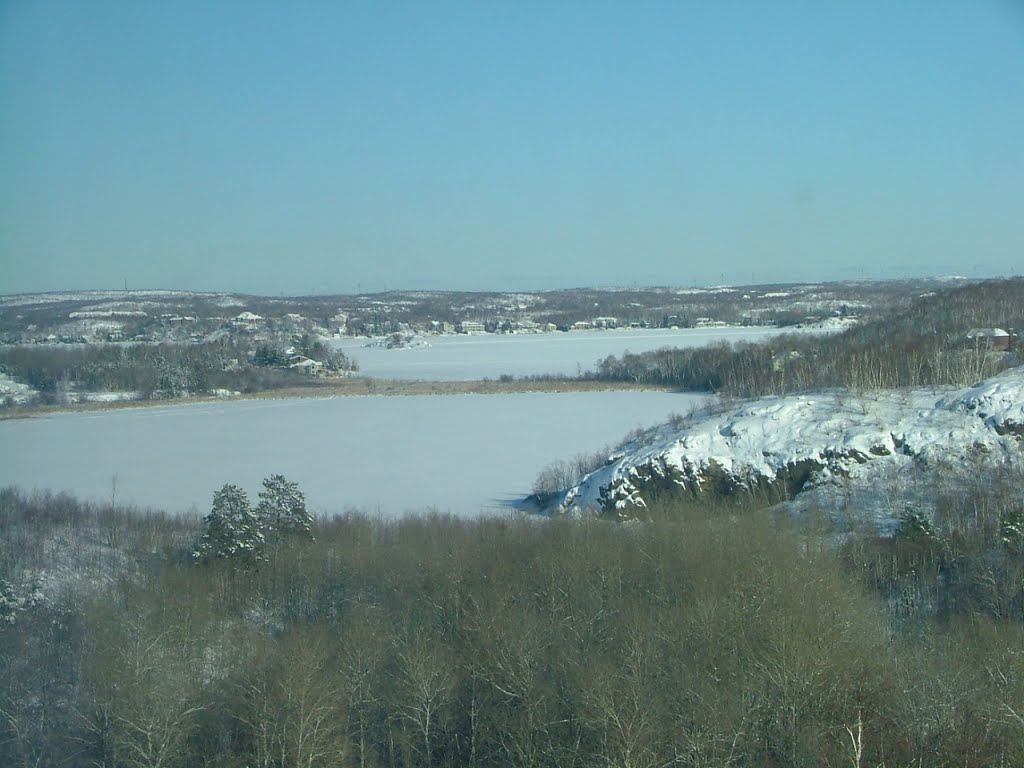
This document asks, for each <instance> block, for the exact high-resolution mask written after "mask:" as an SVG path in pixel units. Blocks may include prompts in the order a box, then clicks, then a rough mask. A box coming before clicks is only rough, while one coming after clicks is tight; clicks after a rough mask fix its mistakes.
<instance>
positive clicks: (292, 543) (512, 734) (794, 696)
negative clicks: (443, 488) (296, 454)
mask: <svg viewBox="0 0 1024 768" xmlns="http://www.w3.org/2000/svg"><path fill="white" fill-rule="evenodd" d="M1019 480H1020V478H1019V477H1017V478H1013V477H1007V478H1006V482H1005V483H1000V484H996V485H994V486H991V487H979V488H978V489H977V491H976V492H975V493H973V495H972V496H971V497H970V498H968V499H966V500H965V499H963V498H962V497H960V496H958V497H956V503H953V499H951V503H950V505H949V509H948V511H947V513H946V514H945V515H944V516H942V517H941V518H939V519H937V520H936V521H935V522H934V523H933V524H927V525H924V527H921V526H918V525H914V524H912V523H913V518H912V516H908V517H907V519H906V520H905V523H906V524H905V525H904V526H903V527H902V531H901V532H900V533H898V534H897V536H896V537H895V538H892V539H879V538H877V537H876V536H874V535H873V534H872V533H871V532H870V531H863V532H855V533H854V534H852V535H849V536H847V538H846V539H845V543H844V544H843V545H842V546H840V547H838V548H837V547H836V546H835V544H834V541H835V539H834V536H833V535H832V534H831V533H830V531H829V529H828V527H827V526H826V525H825V524H824V523H823V522H821V521H818V522H815V521H814V520H804V521H803V522H801V523H799V524H797V523H788V522H787V521H785V520H783V519H776V518H773V517H769V516H765V515H764V514H763V513H755V512H753V511H750V510H746V509H742V508H739V507H735V506H732V507H728V508H719V509H708V508H698V507H696V506H691V507H687V508H683V507H680V508H676V509H666V510H662V512H663V514H661V515H659V516H658V517H660V518H662V519H661V521H660V522H655V523H650V524H644V525H634V526H628V527H624V526H621V525H616V524H612V523H606V522H599V521H591V522H571V521H554V520H536V519H534V520H531V519H514V520H508V519H495V518H481V519H477V520H457V519H452V518H447V517H414V518H408V519H404V520H401V521H385V520H372V519H369V518H366V517H361V516H358V515H349V516H342V517H335V518H332V519H323V520H320V521H318V522H317V523H316V524H315V525H314V527H313V530H312V533H313V534H314V536H313V537H312V538H311V537H308V536H303V537H299V538H293V539H289V540H287V541H284V542H282V543H281V545H280V546H279V547H277V548H275V550H274V553H273V556H272V557H267V558H266V559H264V560H262V561H260V562H258V564H254V563H253V562H252V561H251V560H244V561H242V560H237V561H236V560H233V559H232V558H231V557H222V558H215V559H212V560H203V561H200V562H196V561H195V560H194V558H193V557H192V556H191V552H192V550H193V549H194V548H195V546H196V544H197V542H198V541H199V539H200V537H201V535H202V533H203V528H202V524H201V522H200V521H199V520H198V519H196V518H187V517H168V516H165V515H162V514H160V513H158V512H153V511H148V512H146V513H142V512H140V511H139V510H132V509H125V508H121V507H116V506H114V505H113V504H89V503H81V502H78V501H76V500H74V499H72V498H69V497H66V496H59V495H50V494H43V495H26V494H23V493H20V492H18V491H15V490H7V491H3V492H2V493H0V569H2V571H0V572H2V574H3V579H4V581H3V584H2V591H3V601H2V602H0V608H3V611H0V619H2V621H0V764H3V765H5V766H7V765H9V766H37V765H47V766H60V765H64V766H96V765H102V766H110V767H112V768H113V767H114V766H202V765H211V766H212V765H216V766H238V767H239V768H241V766H309V767H312V766H359V767H360V768H364V767H366V766H395V767H398V766H403V767H404V766H490V765H524V766H593V765H609V766H612V765H614V766H636V767H637V768H642V767H647V766H651V767H653V766H665V765H684V766H893V767H895V766H911V765H913V766H963V765H1019V764H1021V763H1022V762H1024V653H1021V651H1020V649H1021V648H1022V647H1024V646H1022V640H1024V636H1022V629H1024V624H1022V621H1024V612H1022V602H1021V583H1022V582H1021V579H1020V574H1021V562H1022V561H1021V552H1022V549H1021V545H1020V538H1019V536H1017V533H1015V531H1018V529H1019V524H1020V515H1021V512H1020V509H1019V494H1018V493H1015V492H1013V490H1012V489H1013V488H1014V487H1016V486H1014V483H1019ZM1015 515H1016V517H1015ZM1014 526H1017V528H1015V527H1014ZM33 590H35V591H34V592H33Z"/></svg>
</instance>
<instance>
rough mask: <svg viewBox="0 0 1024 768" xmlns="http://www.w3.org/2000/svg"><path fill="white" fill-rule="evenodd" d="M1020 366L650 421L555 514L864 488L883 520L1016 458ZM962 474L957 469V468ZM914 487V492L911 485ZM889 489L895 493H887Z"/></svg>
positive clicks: (862, 500) (862, 497) (1022, 382)
mask: <svg viewBox="0 0 1024 768" xmlns="http://www.w3.org/2000/svg"><path fill="white" fill-rule="evenodd" d="M1022 446H1024V368H1015V369H1012V370H1009V371H1006V372H1005V373H1003V374H1001V375H999V376H996V377H994V378H991V379H988V380H986V381H982V382H980V383H978V384H976V385H974V386H972V387H970V388H968V389H966V390H960V391H951V392H936V391H914V392H909V391H899V392H881V393H870V394H862V395H855V394H851V393H848V392H829V393H816V394H804V395H794V396H789V397H771V398H764V399H760V400H754V401H748V402H744V403H741V404H733V405H729V404H725V405H722V404H720V405H718V406H717V407H715V408H714V409H712V410H709V411H705V412H701V413H698V414H695V415H693V416H691V417H689V418H687V419H685V420H682V421H681V422H680V421H678V420H677V421H676V422H674V423H671V424H665V425H662V426H660V427H655V428H654V429H651V430H648V431H647V432H645V433H644V434H643V435H642V436H640V437H639V438H637V439H635V440H633V441H631V442H630V443H627V444H626V445H625V446H624V447H623V448H622V450H621V451H619V452H618V453H616V454H614V455H612V456H611V457H609V460H608V462H607V464H606V465H605V466H603V467H601V468H600V469H598V470H597V471H595V472H593V473H591V474H590V475H588V476H587V477H585V478H584V479H583V480H582V481H581V482H580V483H579V484H578V485H577V486H576V487H574V488H572V489H570V490H569V491H568V492H567V493H566V494H565V496H564V497H562V498H561V500H560V502H559V503H558V505H557V508H556V510H554V511H555V512H556V513H562V514H570V515H580V514H586V513H588V512H606V513H608V512H617V513H619V514H622V515H624V516H630V515H632V514H642V513H643V509H644V508H645V507H647V505H648V502H649V501H650V499H651V498H652V497H653V496H654V495H656V494H658V493H662V492H665V491H671V492H678V493H682V494H684V495H691V496H693V497H700V496H702V495H705V494H723V493H724V494H734V493H742V492H754V493H758V492H760V493H764V494H765V498H768V499H772V498H775V499H782V498H788V499H795V500H796V501H797V505H798V506H799V504H800V502H801V501H802V502H803V503H804V505H805V506H806V504H807V500H808V499H809V498H814V499H816V500H818V501H822V500H824V499H829V500H830V501H829V505H830V508H834V506H835V505H834V503H833V502H834V501H835V497H836V495H837V494H839V493H841V494H843V495H844V496H845V497H847V499H849V498H850V497H851V495H857V496H858V498H859V501H858V504H859V505H860V506H861V507H862V508H863V507H870V509H869V510H868V511H869V513H870V514H871V515H872V516H873V517H875V518H876V520H877V521H878V522H880V523H882V524H883V525H884V524H885V523H886V522H887V521H889V522H891V517H892V515H893V514H897V513H898V511H899V510H896V509H894V508H893V504H892V503H890V502H891V501H892V498H891V497H894V496H896V495H899V496H900V497H901V498H902V499H903V500H904V501H905V500H907V499H911V500H913V496H914V494H915V492H916V493H918V495H920V491H921V489H922V486H923V487H924V488H925V489H926V490H927V489H929V488H934V487H935V486H936V484H939V483H941V482H943V481H949V480H950V479H952V478H953V476H960V477H961V478H963V479H967V478H973V479H975V480H976V479H977V478H979V477H983V476H985V475H986V474H987V473H988V472H989V470H992V471H995V470H998V469H1002V468H1006V467H1007V466H1010V467H1013V466H1020V464H1021V458H1022ZM958 473H962V474H959V475H958ZM915 489H917V490H916V491H915ZM886 496H888V497H890V498H889V499H888V501H887V500H886V498H885V497H886Z"/></svg>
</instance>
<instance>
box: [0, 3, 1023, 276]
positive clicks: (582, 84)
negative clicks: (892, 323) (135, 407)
mask: <svg viewBox="0 0 1024 768" xmlns="http://www.w3.org/2000/svg"><path fill="white" fill-rule="evenodd" d="M1022 267H1024V2H1022V1H1021V0H958V1H957V2H946V1H945V0H899V1H897V2H893V1H892V0H848V1H844V0H828V1H827V2H826V1H823V0H805V1H804V2H754V1H753V0H751V1H750V2H730V1H729V0H724V1H723V2H697V0H692V1H691V0H673V1H671V2H625V1H623V2H602V1H601V0H586V1H584V0H580V1H579V2H570V1H569V0H545V1H543V2H542V1H540V0H537V1H536V2H534V1H532V0H518V1H516V2H471V1H468V0H467V2H445V1H444V0H438V1H437V2H412V1H411V0H410V1H409V2H386V1H381V0H375V1H372V2H371V1H369V0H368V1H367V2H356V1H355V0H348V1H342V2H322V3H320V2H294V3H292V2H287V3H286V2H254V1H253V0H238V1H237V2H231V1H230V0H217V2H210V1H209V0H202V1H200V2H190V1H189V0H175V1H174V2H167V0H159V1H158V2H145V1H144V0H138V1H137V0H119V1H118V2H106V1H104V0H88V2H82V1H81V0H67V1H60V0H38V2H36V1H32V0H0V293H11V292H18V291H36V290H62V289H78V288H118V287H121V286H123V284H124V281H125V280H127V281H128V286H129V288H187V289H196V290H239V291H249V292H257V293H274V294H276V293H281V292H284V293H308V292H314V291H315V292H325V291H326V292H350V291H355V290H357V289H360V288H361V289H362V290H364V291H366V290H381V289H383V288H385V287H387V288H459V289H498V290H520V289H541V288H551V287H568V286H580V285H628V284H634V283H638V284H641V285H665V284H670V285H690V284H694V283H697V284H708V283H718V282H720V281H723V280H724V281H725V282H731V283H738V282H783V281H784V282H790V281H805V280H824V279H840V278H848V277H895V276H907V275H929V274H952V273H957V274H965V275H967V276H971V275H976V276H983V275H1000V274H1007V275H1008V274H1012V273H1015V272H1016V273H1019V272H1020V271H1021V269H1022Z"/></svg>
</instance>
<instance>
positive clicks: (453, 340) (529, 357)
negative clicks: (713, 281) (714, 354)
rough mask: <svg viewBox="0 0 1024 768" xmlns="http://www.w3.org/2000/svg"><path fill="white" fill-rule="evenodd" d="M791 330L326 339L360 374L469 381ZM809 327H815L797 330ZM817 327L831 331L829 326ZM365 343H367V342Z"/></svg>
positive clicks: (565, 369) (562, 370)
mask: <svg viewBox="0 0 1024 768" xmlns="http://www.w3.org/2000/svg"><path fill="white" fill-rule="evenodd" d="M795 330H797V329H793V328H788V329H779V328H768V327H753V328H686V329H647V328H645V329H640V328H621V329H617V330H607V331H571V332H568V333H562V332H557V331H556V332H552V333H515V334H481V335H464V334H460V335H445V336H431V337H426V341H427V344H423V345H418V346H415V347H412V348H402V349H386V348H384V347H383V346H381V345H379V344H376V343H375V342H374V341H372V340H370V339H366V338H358V337H356V338H346V339H341V340H336V341H334V342H332V344H333V345H334V347H335V348H336V349H340V350H342V351H343V352H344V353H345V354H346V355H349V356H350V357H352V358H354V359H355V361H356V362H357V363H358V364H359V369H360V373H361V374H362V375H365V376H373V377H376V378H385V379H426V380H430V381H460V380H461V381H469V380H474V379H483V378H491V379H497V378H498V377H500V376H502V375H504V374H509V375H513V376H537V375H544V374H557V375H565V376H575V375H576V374H577V373H579V372H580V371H590V370H593V369H594V368H595V366H596V365H597V363H598V361H600V360H603V359H604V358H606V357H608V356H609V355H616V356H618V355H621V354H622V353H623V352H626V351H627V350H628V351H629V352H634V353H637V352H647V351H651V350H655V349H661V348H662V347H699V346H704V345H707V344H717V343H721V342H726V341H727V342H738V341H763V340H765V339H768V338H771V337H772V336H777V335H778V334H780V333H782V332H794V331H795ZM803 330H804V331H813V330H816V329H803ZM820 330H826V331H835V330H838V329H837V328H834V327H829V328H823V329H820ZM368 344H371V345H373V346H367V345H368Z"/></svg>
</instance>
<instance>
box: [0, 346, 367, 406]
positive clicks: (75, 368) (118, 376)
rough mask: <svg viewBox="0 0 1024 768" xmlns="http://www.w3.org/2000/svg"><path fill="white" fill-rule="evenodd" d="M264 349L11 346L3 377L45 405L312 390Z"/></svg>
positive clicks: (339, 366)
mask: <svg viewBox="0 0 1024 768" xmlns="http://www.w3.org/2000/svg"><path fill="white" fill-rule="evenodd" d="M303 339H304V341H305V342H306V343H305V345H303V343H301V342H300V343H299V344H298V346H299V347H300V349H299V350H298V351H301V352H303V353H307V354H310V355H311V356H312V355H315V356H316V357H317V359H318V360H320V361H321V362H323V363H324V364H325V367H328V368H329V369H330V370H348V369H350V368H352V367H353V364H352V362H351V361H350V360H349V359H348V358H346V357H345V355H344V354H343V353H342V352H340V351H337V350H334V349H332V348H330V347H329V346H328V345H326V344H324V343H323V342H321V341H319V340H317V339H314V338H312V337H309V336H308V335H307V336H306V337H303ZM264 348H267V347H266V345H264V347H260V346H256V345H253V344H252V343H249V342H247V341H238V340H232V339H228V338H225V339H221V340H218V341H211V342H206V343H202V344H81V345H36V346H11V347H0V370H2V371H5V372H7V373H8V374H10V375H12V376H14V377H15V378H17V379H19V380H21V381H23V382H25V383H26V384H28V385H29V386H31V387H32V388H33V389H34V390H36V391H37V392H39V393H40V400H41V402H43V403H44V404H52V403H60V402H63V400H64V399H65V398H66V397H67V395H68V394H69V393H71V392H102V391H107V392H133V393H136V395H137V396H138V397H139V398H140V399H143V400H146V399H150V398H154V397H180V396H181V395H187V394H201V393H204V392H210V391H212V390H215V389H229V390H237V391H245V392H255V391H260V390H266V389H274V388H279V387H294V386H297V385H302V384H303V383H310V380H309V379H308V377H304V376H303V375H302V374H298V373H296V372H293V371H289V370H284V369H283V367H282V366H286V365H287V358H285V357H283V356H282V355H280V354H279V355H277V356H276V357H274V358H272V359H264V358H261V357H260V352H261V351H262V349H264ZM275 349H276V348H275Z"/></svg>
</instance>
